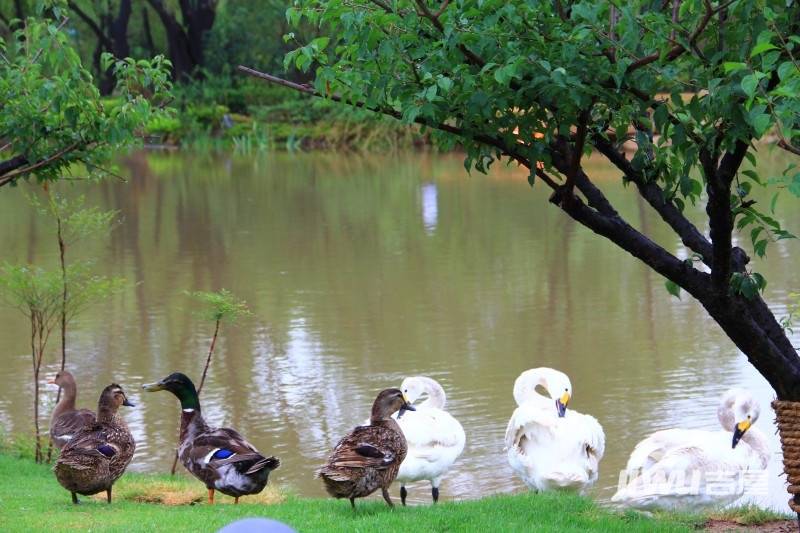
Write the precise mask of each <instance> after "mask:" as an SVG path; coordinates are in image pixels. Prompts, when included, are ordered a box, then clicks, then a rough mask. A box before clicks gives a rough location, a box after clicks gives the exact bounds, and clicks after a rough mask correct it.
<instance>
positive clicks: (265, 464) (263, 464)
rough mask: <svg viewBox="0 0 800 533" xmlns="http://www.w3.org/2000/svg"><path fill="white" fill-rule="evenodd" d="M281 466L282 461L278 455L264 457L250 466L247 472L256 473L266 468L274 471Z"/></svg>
mask: <svg viewBox="0 0 800 533" xmlns="http://www.w3.org/2000/svg"><path fill="white" fill-rule="evenodd" d="M279 466H281V461H280V459H278V458H277V457H274V456H270V457H262V458H261V460H260V461H256V462H255V463H254V464H253V465H252V466H251V467H250V468H248V469H247V471H246V472H245V474H254V473H256V472H258V471H259V470H264V469H267V470H270V471H272V470H275V469H276V468H278V467H279Z"/></svg>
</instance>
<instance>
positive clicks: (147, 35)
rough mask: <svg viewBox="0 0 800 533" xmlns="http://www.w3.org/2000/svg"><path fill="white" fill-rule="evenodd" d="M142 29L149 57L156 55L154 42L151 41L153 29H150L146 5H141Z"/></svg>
mask: <svg viewBox="0 0 800 533" xmlns="http://www.w3.org/2000/svg"><path fill="white" fill-rule="evenodd" d="M142 31H143V32H144V44H145V46H147V51H148V53H149V55H150V57H153V56H155V55H156V44H155V41H153V31H152V30H151V29H150V13H149V12H148V11H147V8H146V7H142Z"/></svg>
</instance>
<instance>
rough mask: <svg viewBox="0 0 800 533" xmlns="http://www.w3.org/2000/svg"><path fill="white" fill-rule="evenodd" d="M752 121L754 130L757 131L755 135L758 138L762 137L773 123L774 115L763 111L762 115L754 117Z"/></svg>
mask: <svg viewBox="0 0 800 533" xmlns="http://www.w3.org/2000/svg"><path fill="white" fill-rule="evenodd" d="M751 123H752V124H753V131H754V133H755V137H756V138H757V139H758V138H761V137H762V136H763V135H764V134H765V133H766V132H767V130H768V129H769V128H770V126H771V125H772V115H768V114H767V113H761V114H760V115H756V116H755V117H752V118H751Z"/></svg>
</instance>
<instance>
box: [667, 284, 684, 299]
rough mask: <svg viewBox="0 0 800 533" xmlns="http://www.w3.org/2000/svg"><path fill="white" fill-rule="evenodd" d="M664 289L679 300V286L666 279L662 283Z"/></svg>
mask: <svg viewBox="0 0 800 533" xmlns="http://www.w3.org/2000/svg"><path fill="white" fill-rule="evenodd" d="M664 287H666V288H667V292H668V293H670V294H671V295H673V296H674V297H675V298H677V299H678V300H680V299H681V288H680V286H679V285H678V284H677V283H675V282H674V281H672V280H670V279H668V280H667V281H665V282H664Z"/></svg>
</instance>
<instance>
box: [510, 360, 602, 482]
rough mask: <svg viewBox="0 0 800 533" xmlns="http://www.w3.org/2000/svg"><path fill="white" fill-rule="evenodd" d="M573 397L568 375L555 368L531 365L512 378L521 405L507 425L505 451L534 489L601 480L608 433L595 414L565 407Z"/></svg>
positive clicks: (516, 470)
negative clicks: (537, 389)
mask: <svg viewBox="0 0 800 533" xmlns="http://www.w3.org/2000/svg"><path fill="white" fill-rule="evenodd" d="M539 386H541V387H543V388H544V389H545V390H546V391H547V394H548V395H549V397H548V396H544V395H542V394H539V393H538V392H537V391H536V387H539ZM570 398H572V384H571V383H570V381H569V378H568V377H567V375H566V374H564V373H563V372H559V371H558V370H553V369H552V368H534V369H532V370H527V371H525V372H523V373H522V374H520V376H519V377H518V378H517V380H516V382H515V383H514V399H515V400H516V402H517V405H518V407H517V409H516V410H515V411H514V414H513V415H512V416H511V420H509V422H508V428H507V429H506V438H505V442H506V451H507V454H508V463H509V464H510V465H511V468H512V469H513V470H514V471H515V472H516V473H517V474H518V475H519V476H520V477H521V478H522V481H524V482H525V484H526V485H527V486H528V487H529V488H531V489H534V490H537V491H539V490H542V491H543V490H553V489H566V490H575V491H578V492H583V491H584V490H586V489H587V488H589V487H590V486H591V485H592V484H593V483H594V482H595V481H597V474H598V464H599V462H600V459H602V458H603V452H604V451H605V434H604V433H603V428H602V427H601V426H600V424H599V423H598V422H597V419H595V418H594V417H593V416H589V415H584V414H581V413H578V412H576V411H573V410H572V409H570V410H567V404H568V403H569V401H570Z"/></svg>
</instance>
